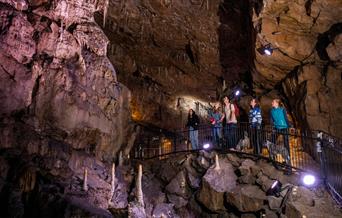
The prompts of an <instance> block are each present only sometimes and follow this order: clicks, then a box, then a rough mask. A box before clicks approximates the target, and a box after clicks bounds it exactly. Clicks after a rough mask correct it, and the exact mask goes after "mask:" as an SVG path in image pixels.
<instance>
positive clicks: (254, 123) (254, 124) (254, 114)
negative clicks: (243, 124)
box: [249, 98, 262, 154]
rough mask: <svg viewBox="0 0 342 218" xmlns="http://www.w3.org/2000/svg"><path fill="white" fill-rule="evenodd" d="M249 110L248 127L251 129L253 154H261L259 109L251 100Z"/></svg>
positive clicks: (253, 100)
mask: <svg viewBox="0 0 342 218" xmlns="http://www.w3.org/2000/svg"><path fill="white" fill-rule="evenodd" d="M250 106H251V109H250V111H249V125H250V128H251V141H252V145H253V146H254V153H255V154H260V153H261V122H262V116H261V109H260V106H259V102H258V100H257V99H256V98H253V99H252V100H251V102H250Z"/></svg>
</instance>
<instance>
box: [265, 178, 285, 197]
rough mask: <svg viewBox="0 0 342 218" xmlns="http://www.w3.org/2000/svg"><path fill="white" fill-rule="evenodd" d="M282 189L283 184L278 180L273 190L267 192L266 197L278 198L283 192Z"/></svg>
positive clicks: (273, 185) (274, 183) (272, 187)
mask: <svg viewBox="0 0 342 218" xmlns="http://www.w3.org/2000/svg"><path fill="white" fill-rule="evenodd" d="M281 187H282V184H281V183H280V182H279V181H278V180H276V181H274V182H273V184H272V186H271V188H269V189H268V190H267V192H266V195H274V196H276V197H279V196H280V192H281V191H282V190H281Z"/></svg>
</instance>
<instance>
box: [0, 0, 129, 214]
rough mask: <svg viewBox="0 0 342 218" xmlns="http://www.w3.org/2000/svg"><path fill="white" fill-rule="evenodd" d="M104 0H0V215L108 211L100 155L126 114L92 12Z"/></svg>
mask: <svg viewBox="0 0 342 218" xmlns="http://www.w3.org/2000/svg"><path fill="white" fill-rule="evenodd" d="M107 5H108V1H106V0H103V1H102V0H101V1H83V0H53V1H44V0H42V1H39V0H37V1H36V0H30V1H26V0H21V1H12V0H1V1H0V78H1V80H0V101H1V102H2V104H1V107H0V149H1V161H2V162H3V164H2V166H3V167H6V169H1V172H2V173H4V174H2V176H3V177H1V178H0V187H1V190H0V192H1V193H2V194H1V195H0V198H1V202H6V204H5V205H4V210H3V211H1V213H2V214H1V216H5V217H6V216H18V217H21V216H31V217H36V216H38V214H42V216H45V217H50V216H51V215H52V213H53V210H51V209H50V208H59V207H61V208H63V209H60V210H58V212H56V214H54V215H55V216H60V217H63V216H66V217H67V216H82V217H83V216H91V215H92V214H93V215H94V216H103V217H108V216H110V213H109V211H108V210H107V209H108V207H109V204H108V202H109V200H110V199H111V198H112V196H110V195H111V191H110V190H111V186H110V180H109V179H108V178H109V172H110V171H109V166H108V165H106V163H105V162H103V161H109V160H110V161H113V160H115V158H116V153H117V152H118V151H119V150H120V149H123V147H124V146H125V143H127V140H126V139H125V137H126V136H127V134H128V133H129V130H130V128H131V127H130V116H131V115H130V110H129V104H130V91H129V90H128V89H127V88H126V87H125V86H124V85H122V84H120V83H119V82H118V80H117V76H116V71H115V70H114V67H113V66H112V64H111V62H110V61H109V59H108V58H107V57H106V55H107V45H108V42H109V40H108V38H107V37H106V36H105V34H104V33H103V32H102V30H101V28H100V27H99V25H97V24H96V23H95V21H94V13H95V12H96V11H103V10H105V9H106V7H107ZM16 162H17V163H16ZM6 163H10V164H6ZM84 169H87V183H86V184H87V185H86V186H85V188H84V189H82V185H83V184H85V181H84V180H85V178H84V176H83V174H84ZM6 172H11V173H10V174H7V175H6ZM119 184H120V183H119ZM122 189H123V188H122ZM124 191H125V192H126V194H127V191H126V190H124ZM24 196H25V197H24ZM126 198H127V196H126ZM44 199H49V200H44ZM66 204H68V205H70V207H62V206H61V205H66ZM28 205H30V206H28ZM13 207H15V208H13ZM123 207H124V208H126V207H127V203H126V205H124V206H123ZM27 208H39V210H40V211H38V209H27Z"/></svg>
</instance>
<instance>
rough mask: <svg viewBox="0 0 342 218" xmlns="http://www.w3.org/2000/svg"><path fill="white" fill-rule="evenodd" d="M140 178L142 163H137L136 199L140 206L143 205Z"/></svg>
mask: <svg viewBox="0 0 342 218" xmlns="http://www.w3.org/2000/svg"><path fill="white" fill-rule="evenodd" d="M141 179H142V165H141V164H139V167H138V177H137V180H136V192H137V193H136V195H137V200H138V203H139V204H140V206H142V207H144V198H143V192H142V185H141Z"/></svg>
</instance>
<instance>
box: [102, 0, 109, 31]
mask: <svg viewBox="0 0 342 218" xmlns="http://www.w3.org/2000/svg"><path fill="white" fill-rule="evenodd" d="M108 5H109V0H105V2H104V6H103V24H102V26H103V28H105V26H106V19H107V12H108Z"/></svg>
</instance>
